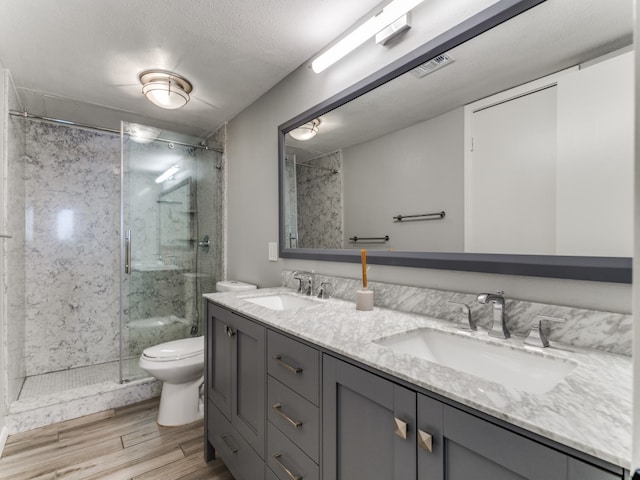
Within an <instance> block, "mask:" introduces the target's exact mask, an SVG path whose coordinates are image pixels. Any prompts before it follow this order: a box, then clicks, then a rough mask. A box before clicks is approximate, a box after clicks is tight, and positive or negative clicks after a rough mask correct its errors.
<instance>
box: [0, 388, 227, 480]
mask: <svg viewBox="0 0 640 480" xmlns="http://www.w3.org/2000/svg"><path fill="white" fill-rule="evenodd" d="M157 414H158V399H152V400H148V401H145V402H142V403H137V404H135V405H130V406H127V407H122V408H116V409H112V410H108V411H106V412H100V413H96V414H93V415H88V416H86V417H82V418H78V419H75V420H69V421H66V422H61V423H57V424H54V425H49V426H46V427H42V428H39V429H37V430H32V431H30V432H25V433H19V434H16V435H12V436H10V437H9V439H8V440H7V443H6V445H5V448H4V451H3V453H2V457H1V458H0V480H5V479H11V480H22V479H38V480H50V479H58V478H64V479H67V480H88V479H100V480H119V479H122V480H128V479H135V480H178V479H179V480H201V479H209V480H233V477H232V476H231V474H230V473H229V471H228V470H227V468H226V467H225V466H224V464H223V463H222V462H220V461H219V460H216V461H215V462H213V463H212V464H210V465H207V464H206V463H205V462H204V453H203V435H204V427H203V422H202V421H199V422H195V423H192V424H190V425H185V426H182V427H161V426H159V425H158V424H157V423H156V417H157Z"/></svg>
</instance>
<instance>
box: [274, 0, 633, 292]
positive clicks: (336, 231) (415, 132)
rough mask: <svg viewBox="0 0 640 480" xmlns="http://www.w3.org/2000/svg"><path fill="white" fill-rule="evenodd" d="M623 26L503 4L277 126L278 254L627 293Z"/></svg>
mask: <svg viewBox="0 0 640 480" xmlns="http://www.w3.org/2000/svg"><path fill="white" fill-rule="evenodd" d="M632 17H633V15H632V0H613V1H607V2H603V1H601V0H546V1H544V0H524V1H518V0H502V1H498V2H496V3H495V4H493V5H492V6H491V7H489V8H488V9H487V10H485V11H483V12H481V13H480V14H478V15H475V16H473V17H471V18H469V19H468V20H465V21H464V22H463V23H461V24H459V25H458V26H457V27H455V28H453V29H452V30H450V31H448V32H446V33H444V34H442V35H440V36H439V37H437V38H435V39H433V40H432V41H430V42H428V43H427V44H425V45H424V46H422V47H421V48H419V49H418V50H417V51H415V52H413V53H412V54H410V55H408V56H406V57H405V58H402V59H400V60H398V61H397V62H396V63H394V64H392V65H390V66H389V67H387V68H386V69H384V70H383V71H380V72H378V73H376V74H375V75H373V76H371V77H370V78H368V79H366V80H364V81H363V82H360V83H359V84H357V85H354V86H352V87H351V88H349V89H347V90H346V91H345V92H343V93H341V94H339V95H337V96H335V97H333V98H330V99H328V100H327V101H325V102H323V103H322V104H320V105H318V106H316V107H314V108H312V109H310V110H309V111H307V112H303V113H301V114H300V115H298V116H296V117H295V118H294V119H292V120H290V121H289V122H287V123H285V124H283V125H281V126H280V128H279V146H280V158H279V162H280V255H281V256H282V257H284V258H300V259H315V260H328V261H347V262H357V261H359V250H360V249H362V248H366V249H367V251H368V252H369V253H368V256H369V259H370V261H371V262H372V263H379V264H388V265H400V266H412V267H424V268H441V269H449V270H463V271H479V272H489V273H504V274H514V275H529V276H544V277H556V278H572V279H583V280H594V281H610V282H621V283H630V282H631V258H630V257H631V256H632V248H633V245H632V242H633V190H634V183H633V161H634V158H633V156H634V150H633V148H634V130H633V125H634V120H633V119H634V83H633V78H634V75H633V69H634V58H633V51H632V32H633V25H632ZM346 61H348V60H346ZM309 129H312V130H313V132H309ZM314 133H315V135H313V134H314ZM307 137H311V138H307Z"/></svg>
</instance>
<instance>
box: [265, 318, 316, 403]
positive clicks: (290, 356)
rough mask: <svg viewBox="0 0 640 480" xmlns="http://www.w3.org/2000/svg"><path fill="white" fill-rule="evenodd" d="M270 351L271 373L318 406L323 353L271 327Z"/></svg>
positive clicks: (268, 367)
mask: <svg viewBox="0 0 640 480" xmlns="http://www.w3.org/2000/svg"><path fill="white" fill-rule="evenodd" d="M267 352H268V365H267V371H268V372H269V374H270V375H271V376H272V377H274V378H277V379H278V380H280V382H282V383H284V384H285V385H286V386H288V387H289V388H291V389H292V390H293V391H294V392H296V393H298V394H300V395H302V396H303V397H305V398H306V399H307V400H309V401H310V402H311V403H313V404H314V405H318V401H319V391H320V352H318V351H317V350H316V349H314V348H311V347H308V346H306V345H304V344H302V343H300V342H297V341H295V340H292V339H291V338H288V337H285V336H284V335H280V334H279V333H275V332H272V331H271V330H269V333H268V337H267Z"/></svg>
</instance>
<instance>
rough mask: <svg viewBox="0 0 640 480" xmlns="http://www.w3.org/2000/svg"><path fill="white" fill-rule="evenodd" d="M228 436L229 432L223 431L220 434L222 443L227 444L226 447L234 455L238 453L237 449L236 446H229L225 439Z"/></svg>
mask: <svg viewBox="0 0 640 480" xmlns="http://www.w3.org/2000/svg"><path fill="white" fill-rule="evenodd" d="M230 436H231V434H230V433H223V434H222V435H220V438H221V439H222V441H223V442H224V444H225V445H226V446H227V448H228V449H229V450H230V451H231V453H233V454H234V455H235V454H236V453H238V449H237V448H236V447H233V446H231V444H230V443H229V442H228V441H227V438H229V437H230Z"/></svg>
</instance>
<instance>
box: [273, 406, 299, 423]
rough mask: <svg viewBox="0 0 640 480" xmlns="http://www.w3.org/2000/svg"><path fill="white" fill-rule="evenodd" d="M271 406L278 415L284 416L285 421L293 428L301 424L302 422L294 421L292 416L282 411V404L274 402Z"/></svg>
mask: <svg viewBox="0 0 640 480" xmlns="http://www.w3.org/2000/svg"><path fill="white" fill-rule="evenodd" d="M271 408H273V409H274V410H275V411H276V413H277V414H278V415H280V416H281V417H282V418H284V419H285V420H286V421H287V422H289V423H290V424H291V425H293V426H294V427H295V428H300V427H301V426H302V422H296V421H295V420H294V419H293V418H291V417H290V416H289V415H287V414H286V413H284V412H283V411H282V404H280V403H274V404H273V405H272V406H271Z"/></svg>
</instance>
